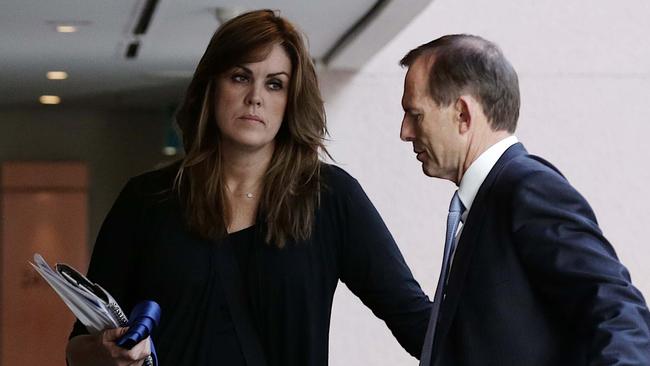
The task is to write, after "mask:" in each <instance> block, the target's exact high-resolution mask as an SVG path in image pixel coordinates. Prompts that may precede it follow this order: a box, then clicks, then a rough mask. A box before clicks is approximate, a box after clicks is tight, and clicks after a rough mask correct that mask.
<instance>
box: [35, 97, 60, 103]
mask: <svg viewBox="0 0 650 366" xmlns="http://www.w3.org/2000/svg"><path fill="white" fill-rule="evenodd" d="M38 100H39V102H41V103H42V104H59V103H61V98H59V97H58V96H56V95H41V97H40V98H38Z"/></svg>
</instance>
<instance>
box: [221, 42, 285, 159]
mask: <svg viewBox="0 0 650 366" xmlns="http://www.w3.org/2000/svg"><path fill="white" fill-rule="evenodd" d="M291 72H292V70H291V60H289V56H288V55H287V53H286V52H285V50H284V49H283V48H282V47H281V46H280V45H278V44H276V45H274V46H273V47H272V48H271V52H269V54H268V55H267V56H266V58H265V59H264V60H262V61H259V62H254V63H249V64H242V65H235V66H234V67H232V68H231V69H230V70H227V71H226V72H225V73H223V74H222V75H221V76H220V77H219V78H218V80H217V89H216V93H215V97H216V101H215V104H216V118H217V126H218V128H219V131H221V138H222V143H224V144H225V145H231V146H232V147H235V148H238V149H244V150H249V151H257V150H263V149H269V150H271V151H272V150H273V148H274V139H275V135H276V134H277V133H278V130H279V129H280V125H281V124H282V120H283V118H284V111H285V109H286V106H287V96H288V92H289V81H290V79H291Z"/></svg>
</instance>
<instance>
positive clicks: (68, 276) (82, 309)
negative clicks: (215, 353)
mask: <svg viewBox="0 0 650 366" xmlns="http://www.w3.org/2000/svg"><path fill="white" fill-rule="evenodd" d="M29 264H31V265H32V267H34V269H36V271H37V272H38V273H39V274H40V275H41V276H42V277H43V278H44V279H45V281H47V283H48V284H49V285H50V286H51V287H52V289H53V290H54V291H55V292H56V293H57V294H58V295H59V296H60V297H61V300H63V302H64V303H65V304H66V305H67V306H68V307H69V308H70V310H71V311H72V312H73V313H74V315H75V316H76V317H77V319H79V321H81V323H83V325H85V326H86V329H88V331H89V332H90V333H91V334H95V333H98V332H100V331H102V330H104V329H109V328H118V327H126V326H128V319H127V317H126V315H125V314H124V312H123V311H122V309H121V308H120V306H119V305H118V304H117V302H116V301H115V299H114V298H113V297H112V296H111V295H110V294H109V293H108V291H106V290H104V289H103V288H102V287H101V286H99V285H98V284H96V283H92V282H90V281H89V280H88V279H87V278H86V276H84V275H82V274H81V273H79V272H78V271H77V270H76V269H74V268H72V267H70V266H68V265H66V264H63V263H57V264H56V265H55V266H54V269H52V268H51V267H50V266H49V265H48V264H47V262H46V261H45V259H44V258H43V257H42V256H41V255H40V254H38V253H36V254H34V263H31V262H30V263H29ZM145 365H153V360H152V358H151V356H150V357H148V358H147V359H146V361H145Z"/></svg>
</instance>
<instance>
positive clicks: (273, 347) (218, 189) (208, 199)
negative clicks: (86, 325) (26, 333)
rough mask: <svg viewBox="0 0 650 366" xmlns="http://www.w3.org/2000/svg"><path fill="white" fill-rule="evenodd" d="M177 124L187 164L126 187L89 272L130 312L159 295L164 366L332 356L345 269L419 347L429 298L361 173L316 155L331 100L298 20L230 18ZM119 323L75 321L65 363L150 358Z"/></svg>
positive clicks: (410, 344)
mask: <svg viewBox="0 0 650 366" xmlns="http://www.w3.org/2000/svg"><path fill="white" fill-rule="evenodd" d="M177 119H178V122H179V125H180V127H181V130H182V131H183V139H184V144H185V149H186V152H187V154H186V156H185V158H184V159H183V160H182V161H181V162H180V163H177V164H175V165H173V166H171V167H169V168H166V169H163V170H159V171H154V172H150V173H146V174H144V175H141V176H139V177H136V178H133V179H131V180H130V181H129V183H128V184H127V185H126V187H125V188H124V190H123V191H122V193H121V194H120V196H119V198H118V199H117V202H116V203H115V205H114V207H113V208H112V209H111V212H110V213H109V215H108V216H107V218H106V221H105V222H104V225H103V226H102V229H101V231H100V234H99V237H98V239H97V243H96V244H95V249H94V251H93V256H92V260H91V264H90V268H89V271H88V276H89V277H90V278H91V279H92V280H93V281H96V282H97V283H99V284H101V285H102V286H104V287H105V288H106V289H107V290H108V291H109V292H110V293H112V294H113V296H114V297H115V298H116V299H117V301H118V302H119V303H120V304H122V306H123V307H124V308H125V309H127V310H128V309H130V308H131V307H132V306H133V305H134V304H135V303H137V302H139V301H141V300H145V299H152V300H155V301H156V302H158V303H159V304H160V306H161V308H162V320H161V324H160V326H159V328H158V329H157V330H156V331H155V333H154V336H153V340H154V343H155V345H156V349H157V351H158V358H159V360H160V364H161V365H165V366H166V365H213V364H223V365H265V364H266V365H296V366H298V365H300V366H305V365H326V364H327V355H328V333H329V322H330V312H331V307H332V298H333V295H334V290H335V288H336V285H337V282H338V280H339V279H340V280H342V281H343V282H345V283H346V284H347V286H348V287H349V288H350V289H351V290H352V291H353V292H354V293H355V294H356V295H357V296H359V297H360V298H361V300H362V301H363V302H364V303H365V304H366V305H367V306H368V307H370V308H371V309H372V311H373V312H374V313H375V314H376V315H377V316H378V317H380V318H382V319H383V320H385V321H386V323H387V325H388V327H389V328H390V329H391V331H392V332H393V334H394V335H395V337H396V338H397V340H398V341H399V342H400V343H401V344H402V346H403V347H404V348H405V349H406V350H407V351H409V352H410V353H411V354H412V355H414V356H418V355H419V352H420V349H421V346H422V343H423V338H424V333H425V331H426V326H427V323H428V318H429V311H430V303H429V301H428V299H427V297H426V296H425V295H424V294H423V293H422V290H421V289H420V287H419V285H418V283H417V282H416V281H415V280H414V279H413V277H412V275H411V273H410V271H409V269H408V267H407V266H406V264H405V262H404V260H403V258H402V256H401V254H400V252H399V250H398V249H397V246H396V245H395V243H394V241H393V239H392V237H391V235H390V233H389V232H388V230H387V229H386V227H385V225H384V223H383V222H382V220H381V218H380V217H379V215H378V213H377V211H376V210H375V208H374V207H373V206H372V204H371V203H370V201H369V200H368V198H367V197H366V195H365V194H364V192H363V190H362V189H361V187H360V186H359V184H358V183H357V181H356V180H355V179H354V178H352V177H351V176H349V175H348V174H347V173H345V172H344V171H343V170H341V169H340V168H337V167H334V166H331V165H328V164H325V163H323V162H321V161H320V159H319V154H320V153H323V154H327V150H326V149H325V147H324V145H323V141H324V138H325V134H326V126H325V113H324V109H323V102H322V100H321V97H320V93H319V90H318V84H317V80H316V74H315V71H314V66H313V64H312V62H311V59H310V57H309V55H308V53H307V50H306V49H305V46H304V44H303V41H302V38H301V36H300V34H299V33H298V32H297V31H296V29H295V28H294V27H293V26H292V25H291V23H289V22H288V21H286V20H284V19H283V18H281V17H279V16H277V15H276V14H275V13H274V12H273V11H269V10H262V11H253V12H249V13H246V14H243V15H241V16H239V17H237V18H235V19H233V20H230V21H228V22H227V23H225V24H223V25H222V26H221V27H220V28H219V29H218V30H217V32H216V33H215V35H214V36H213V37H212V40H211V41H210V44H209V46H208V48H207V51H206V53H205V55H204V56H203V58H202V59H201V61H200V63H199V66H198V68H197V70H196V73H195V75H194V78H193V80H192V82H191V84H190V86H189V88H188V91H187V95H186V99H185V102H184V104H183V106H182V108H181V109H180V111H179V113H178V116H177ZM123 332H124V329H115V330H108V331H105V332H103V333H102V334H100V335H96V336H89V335H83V333H85V332H84V329H83V325H81V324H79V323H78V322H77V324H76V326H75V329H74V331H73V334H72V338H71V340H70V342H69V344H68V348H67V356H68V360H69V362H70V364H71V365H73V366H74V365H84V364H93V365H95V364H100V363H102V362H104V363H106V364H120V365H121V364H125V365H126V364H131V363H133V362H134V361H136V360H142V359H143V358H144V357H145V356H146V355H147V354H148V347H149V345H148V343H147V342H142V343H141V344H139V345H138V346H137V347H136V348H134V349H133V350H132V351H130V352H127V351H125V350H121V349H119V348H117V347H116V346H115V345H114V344H113V341H114V339H116V338H118V337H119V335H121V334H122V333H123Z"/></svg>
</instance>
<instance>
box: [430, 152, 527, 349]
mask: <svg viewBox="0 0 650 366" xmlns="http://www.w3.org/2000/svg"><path fill="white" fill-rule="evenodd" d="M524 154H527V152H526V149H525V148H524V146H523V145H522V144H521V143H516V144H514V145H512V146H511V147H509V148H508V149H507V150H506V151H505V152H504V153H503V155H501V157H500V158H499V160H497V162H496V164H495V165H494V167H492V170H490V173H489V174H488V175H487V177H486V178H485V180H484V181H483V184H481V187H480V188H479V190H478V192H477V194H476V198H475V199H474V202H473V203H472V207H471V209H470V212H469V215H468V217H467V221H466V224H465V225H464V227H463V233H462V235H461V237H460V240H459V242H458V247H457V249H456V254H455V255H454V262H453V266H452V267H451V272H450V273H449V281H448V283H447V288H446V296H445V300H444V301H443V303H442V307H441V309H440V318H439V320H438V327H437V329H436V335H435V340H434V344H433V355H434V360H435V358H437V357H436V356H437V355H438V354H439V350H440V349H441V347H442V344H443V343H444V341H445V340H446V339H447V334H448V333H449V329H450V326H451V323H452V321H453V319H454V315H455V314H456V308H457V307H458V301H459V300H460V296H461V295H462V292H463V287H464V284H465V278H466V275H467V271H468V269H469V265H470V263H471V258H472V253H473V252H474V248H475V247H476V245H477V243H478V242H479V240H480V239H479V236H478V234H479V233H480V231H481V226H482V223H483V221H482V217H484V215H485V212H486V210H487V205H486V200H487V197H489V194H490V191H491V189H492V187H493V186H494V183H495V181H496V180H497V178H498V176H499V173H500V172H501V171H502V170H503V168H504V167H505V165H506V164H507V163H508V162H509V161H510V160H512V159H513V158H515V157H517V156H520V155H524Z"/></svg>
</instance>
